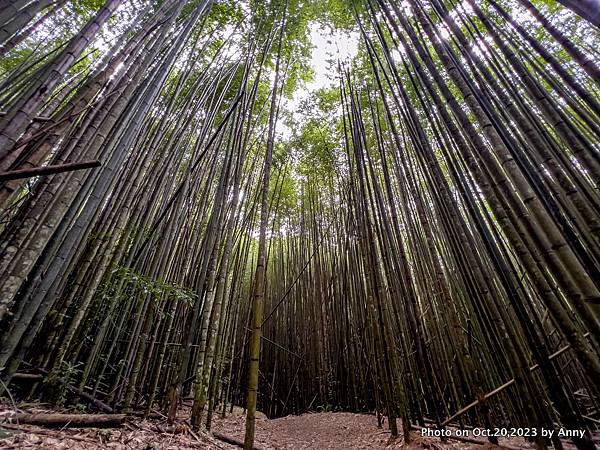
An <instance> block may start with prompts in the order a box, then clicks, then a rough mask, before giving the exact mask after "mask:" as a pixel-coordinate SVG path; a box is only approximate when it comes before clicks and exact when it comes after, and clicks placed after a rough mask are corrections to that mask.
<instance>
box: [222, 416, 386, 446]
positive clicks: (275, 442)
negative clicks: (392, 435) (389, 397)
mask: <svg viewBox="0 0 600 450" xmlns="http://www.w3.org/2000/svg"><path fill="white" fill-rule="evenodd" d="M234 414H235V413H234ZM214 431H215V432H220V433H223V434H226V435H228V436H231V437H235V438H236V439H238V440H240V441H243V438H244V417H243V416H241V415H233V417H232V416H230V417H229V418H228V419H226V420H224V421H219V422H217V423H216V424H215V428H214ZM388 439H389V432H388V431H387V430H386V429H381V428H377V420H376V419H375V417H374V416H368V415H364V414H352V413H318V414H303V415H301V416H287V417H283V418H281V419H275V420H268V419H267V418H266V417H264V416H261V417H260V418H259V419H257V427H256V446H257V447H259V448H260V449H263V450H271V449H286V450H287V449H290V450H291V449H293V450H304V449H323V450H337V449H340V450H347V449H384V448H386V443H387V441H388Z"/></svg>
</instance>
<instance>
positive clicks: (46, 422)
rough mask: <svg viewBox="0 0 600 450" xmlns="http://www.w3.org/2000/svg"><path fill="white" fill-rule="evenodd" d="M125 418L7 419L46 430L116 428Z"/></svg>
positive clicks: (55, 415) (54, 415) (58, 416)
mask: <svg viewBox="0 0 600 450" xmlns="http://www.w3.org/2000/svg"><path fill="white" fill-rule="evenodd" d="M125 417H126V415H125V414H59V413H34V414H29V413H19V414H14V415H12V416H9V419H10V420H12V421H13V422H17V423H20V424H21V423H24V424H29V425H39V426H42V427H48V428H63V427H74V428H84V427H85V428H87V427H93V428H116V427H120V426H121V425H122V424H123V422H124V421H125Z"/></svg>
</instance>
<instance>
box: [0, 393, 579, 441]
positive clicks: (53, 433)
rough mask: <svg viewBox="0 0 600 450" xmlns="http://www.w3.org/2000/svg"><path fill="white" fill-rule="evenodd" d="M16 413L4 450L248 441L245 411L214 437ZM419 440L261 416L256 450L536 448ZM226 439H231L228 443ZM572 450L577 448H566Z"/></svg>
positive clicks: (4, 410) (334, 418)
mask: <svg viewBox="0 0 600 450" xmlns="http://www.w3.org/2000/svg"><path fill="white" fill-rule="evenodd" d="M19 410H21V411H27V412H49V411H47V410H43V409H41V408H40V406H39V405H37V406H34V405H31V404H30V405H19ZM13 414H14V408H11V407H9V406H8V405H1V404H0V449H39V448H43V449H47V450H59V449H60V450H62V449H65V450H66V449H69V450H80V449H136V450H138V449H139V450H177V449H193V448H199V449H210V450H223V449H227V450H229V449H239V448H240V446H238V445H234V444H232V443H228V442H226V440H229V441H230V442H231V441H238V442H240V443H241V442H243V440H244V431H245V429H244V423H245V417H244V415H243V412H242V410H241V409H240V408H234V411H233V413H232V414H229V415H228V416H227V417H225V418H224V419H223V418H221V417H220V415H219V416H215V419H214V421H213V427H212V432H211V433H194V432H193V431H191V429H190V427H189V426H188V423H189V422H187V420H186V418H187V417H189V412H188V411H182V412H181V413H180V417H179V418H178V421H177V423H176V424H175V425H174V426H168V425H167V424H166V421H165V420H160V419H155V420H142V419H136V418H132V419H130V420H129V419H128V420H127V421H126V422H125V423H124V425H123V427H121V428H109V429H99V428H66V427H64V428H61V429H49V428H43V427H39V426H34V425H25V424H15V423H14V420H10V416H11V415H13ZM412 435H413V440H412V442H411V443H410V444H408V445H405V444H404V443H403V442H402V441H401V440H399V441H396V442H393V443H390V442H389V438H390V434H389V431H388V430H387V429H386V428H385V427H384V428H378V427H377V419H376V418H375V417H374V416H373V415H366V414H353V413H342V412H335V413H332V412H326V413H311V414H303V415H300V416H287V417H283V418H279V419H274V420H269V419H268V418H267V417H266V416H265V415H264V414H262V413H258V414H257V420H256V439H255V448H256V449H257V450H276V449H285V450H309V449H310V450H312V449H315V450H342V449H343V450H348V449H352V450H353V449H357V450H358V449H364V450H372V449H388V450H399V449H402V450H419V449H429V450H459V449H469V450H471V449H472V450H492V449H501V448H505V449H506V448H509V449H512V450H515V449H532V448H533V446H532V445H531V444H528V443H526V442H524V441H523V440H522V439H511V440H508V439H504V440H501V441H500V444H501V445H504V446H505V447H498V446H494V445H491V444H485V445H477V444H469V443H464V442H457V441H454V440H449V441H447V442H445V443H442V442H441V441H440V439H439V438H423V437H421V436H420V433H419V432H413V433H412ZM223 439H225V440H223ZM565 448H566V449H572V448H574V447H572V446H571V445H566V446H565Z"/></svg>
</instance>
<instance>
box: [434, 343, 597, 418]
mask: <svg viewBox="0 0 600 450" xmlns="http://www.w3.org/2000/svg"><path fill="white" fill-rule="evenodd" d="M589 335H590V333H585V334H584V335H583V337H584V338H586V337H588V336H589ZM570 348H571V346H570V345H565V346H564V347H563V348H561V349H559V350H557V351H556V352H554V353H552V354H551V355H550V356H548V361H552V360H553V359H554V358H556V357H558V356H560V355H562V354H563V353H564V352H566V351H567V350H569V349H570ZM539 367H540V366H539V365H538V364H534V365H533V366H531V367H530V368H529V371H530V372H533V371H534V370H536V369H539ZM514 383H515V379H514V378H513V379H512V380H509V381H507V382H506V383H504V384H503V385H502V386H499V387H497V388H496V389H494V390H493V391H491V392H488V393H487V394H485V395H484V396H483V397H482V398H480V399H477V400H475V401H474V402H472V403H469V404H468V405H467V406H465V407H464V408H461V409H459V410H458V411H457V412H456V413H454V414H453V415H452V416H450V417H448V418H447V419H446V420H444V421H443V422H442V423H441V424H440V426H441V427H445V426H446V425H448V424H449V423H450V422H452V421H453V420H454V419H457V418H458V417H460V416H462V415H463V414H464V413H466V412H468V411H470V410H471V409H473V408H474V407H476V406H477V405H478V404H480V403H481V402H484V401H486V400H487V399H489V398H490V397H493V396H494V395H496V394H499V393H500V392H502V391H503V390H504V389H506V388H508V387H510V386H512V385H513V384H514Z"/></svg>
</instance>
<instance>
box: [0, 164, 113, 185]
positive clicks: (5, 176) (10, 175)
mask: <svg viewBox="0 0 600 450" xmlns="http://www.w3.org/2000/svg"><path fill="white" fill-rule="evenodd" d="M101 165H102V164H101V163H100V161H98V160H93V161H84V162H78V163H70V164H60V165H56V166H43V167H33V168H31V169H19V170H12V171H9V172H3V173H0V181H9V180H18V179H21V178H31V177H37V176H39V175H52V174H55V173H62V172H71V171H73V170H82V169H91V168H93V167H99V166H101Z"/></svg>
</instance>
